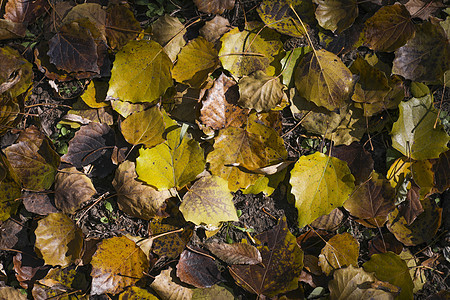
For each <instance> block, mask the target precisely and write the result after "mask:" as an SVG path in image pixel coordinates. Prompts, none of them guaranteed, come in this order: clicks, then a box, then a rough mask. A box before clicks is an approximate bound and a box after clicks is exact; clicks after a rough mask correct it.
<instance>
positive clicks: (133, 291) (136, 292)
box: [119, 286, 158, 300]
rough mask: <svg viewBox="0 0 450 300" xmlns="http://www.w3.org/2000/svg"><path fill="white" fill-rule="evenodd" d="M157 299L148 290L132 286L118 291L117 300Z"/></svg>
mask: <svg viewBox="0 0 450 300" xmlns="http://www.w3.org/2000/svg"><path fill="white" fill-rule="evenodd" d="M138 299H140V300H158V297H156V296H155V295H153V294H152V293H150V292H149V291H147V290H145V289H143V288H140V287H137V286H132V287H130V288H128V289H127V290H125V291H124V292H123V293H120V295H119V300H138Z"/></svg>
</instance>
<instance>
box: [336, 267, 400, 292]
mask: <svg viewBox="0 0 450 300" xmlns="http://www.w3.org/2000/svg"><path fill="white" fill-rule="evenodd" d="M375 281H376V278H375V276H373V274H372V273H367V272H365V271H364V270H363V269H362V268H355V267H353V266H351V265H350V266H348V267H347V268H342V269H339V270H336V271H335V272H334V273H333V280H331V281H330V282H329V283H328V288H329V289H330V299H332V300H334V299H348V300H359V299H380V300H393V299H394V295H393V294H391V293H389V292H387V291H384V290H382V289H375V288H372V287H371V286H370V285H367V283H368V282H375Z"/></svg>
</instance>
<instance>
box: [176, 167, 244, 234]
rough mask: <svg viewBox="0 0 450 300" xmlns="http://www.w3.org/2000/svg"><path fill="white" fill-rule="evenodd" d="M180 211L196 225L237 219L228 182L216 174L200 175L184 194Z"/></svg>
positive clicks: (215, 224)
mask: <svg viewBox="0 0 450 300" xmlns="http://www.w3.org/2000/svg"><path fill="white" fill-rule="evenodd" d="M180 211H181V213H182V214H183V216H184V218H185V219H186V221H191V222H192V223H194V224H196V225H200V224H206V225H209V224H212V225H213V226H218V225H219V224H220V222H226V221H238V220H239V219H238V216H237V214H236V208H235V207H234V204H233V195H232V194H231V192H230V190H229V189H228V182H227V181H226V180H225V179H222V178H220V177H218V176H208V177H202V178H200V179H199V180H197V181H196V182H195V183H194V184H193V185H192V186H191V188H190V189H189V191H188V192H187V193H186V194H185V195H184V197H183V202H182V203H181V205H180Z"/></svg>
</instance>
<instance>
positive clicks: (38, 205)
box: [22, 192, 59, 216]
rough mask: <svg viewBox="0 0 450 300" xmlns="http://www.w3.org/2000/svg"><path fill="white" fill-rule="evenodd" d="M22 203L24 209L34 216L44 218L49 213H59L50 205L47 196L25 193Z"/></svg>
mask: <svg viewBox="0 0 450 300" xmlns="http://www.w3.org/2000/svg"><path fill="white" fill-rule="evenodd" d="M22 202H23V205H24V206H25V209H26V210H28V211H29V212H31V213H34V214H38V215H42V216H46V215H48V214H51V213H56V212H59V210H58V209H57V208H56V207H55V206H54V205H53V204H52V202H51V200H50V197H49V196H48V194H40V193H33V192H27V193H24V195H23V199H22Z"/></svg>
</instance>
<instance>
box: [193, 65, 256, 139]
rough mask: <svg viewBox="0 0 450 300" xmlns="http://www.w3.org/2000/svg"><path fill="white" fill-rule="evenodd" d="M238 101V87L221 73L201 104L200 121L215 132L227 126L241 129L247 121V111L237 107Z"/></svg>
mask: <svg viewBox="0 0 450 300" xmlns="http://www.w3.org/2000/svg"><path fill="white" fill-rule="evenodd" d="M238 100H239V91H238V86H237V85H236V83H235V82H234V80H233V79H231V78H229V77H227V76H226V75H225V74H223V73H222V74H221V75H220V76H219V78H217V79H216V81H215V82H214V86H213V87H212V88H210V89H209V90H208V92H207V96H206V99H205V100H204V101H203V102H202V108H201V109H200V121H201V122H202V123H203V124H205V125H208V126H210V127H211V128H213V129H215V130H218V129H222V128H226V127H229V126H233V127H241V126H242V125H243V124H244V122H245V121H246V120H247V116H248V112H249V110H248V109H242V108H240V107H239V106H237V105H236V103H237V101H238Z"/></svg>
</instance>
